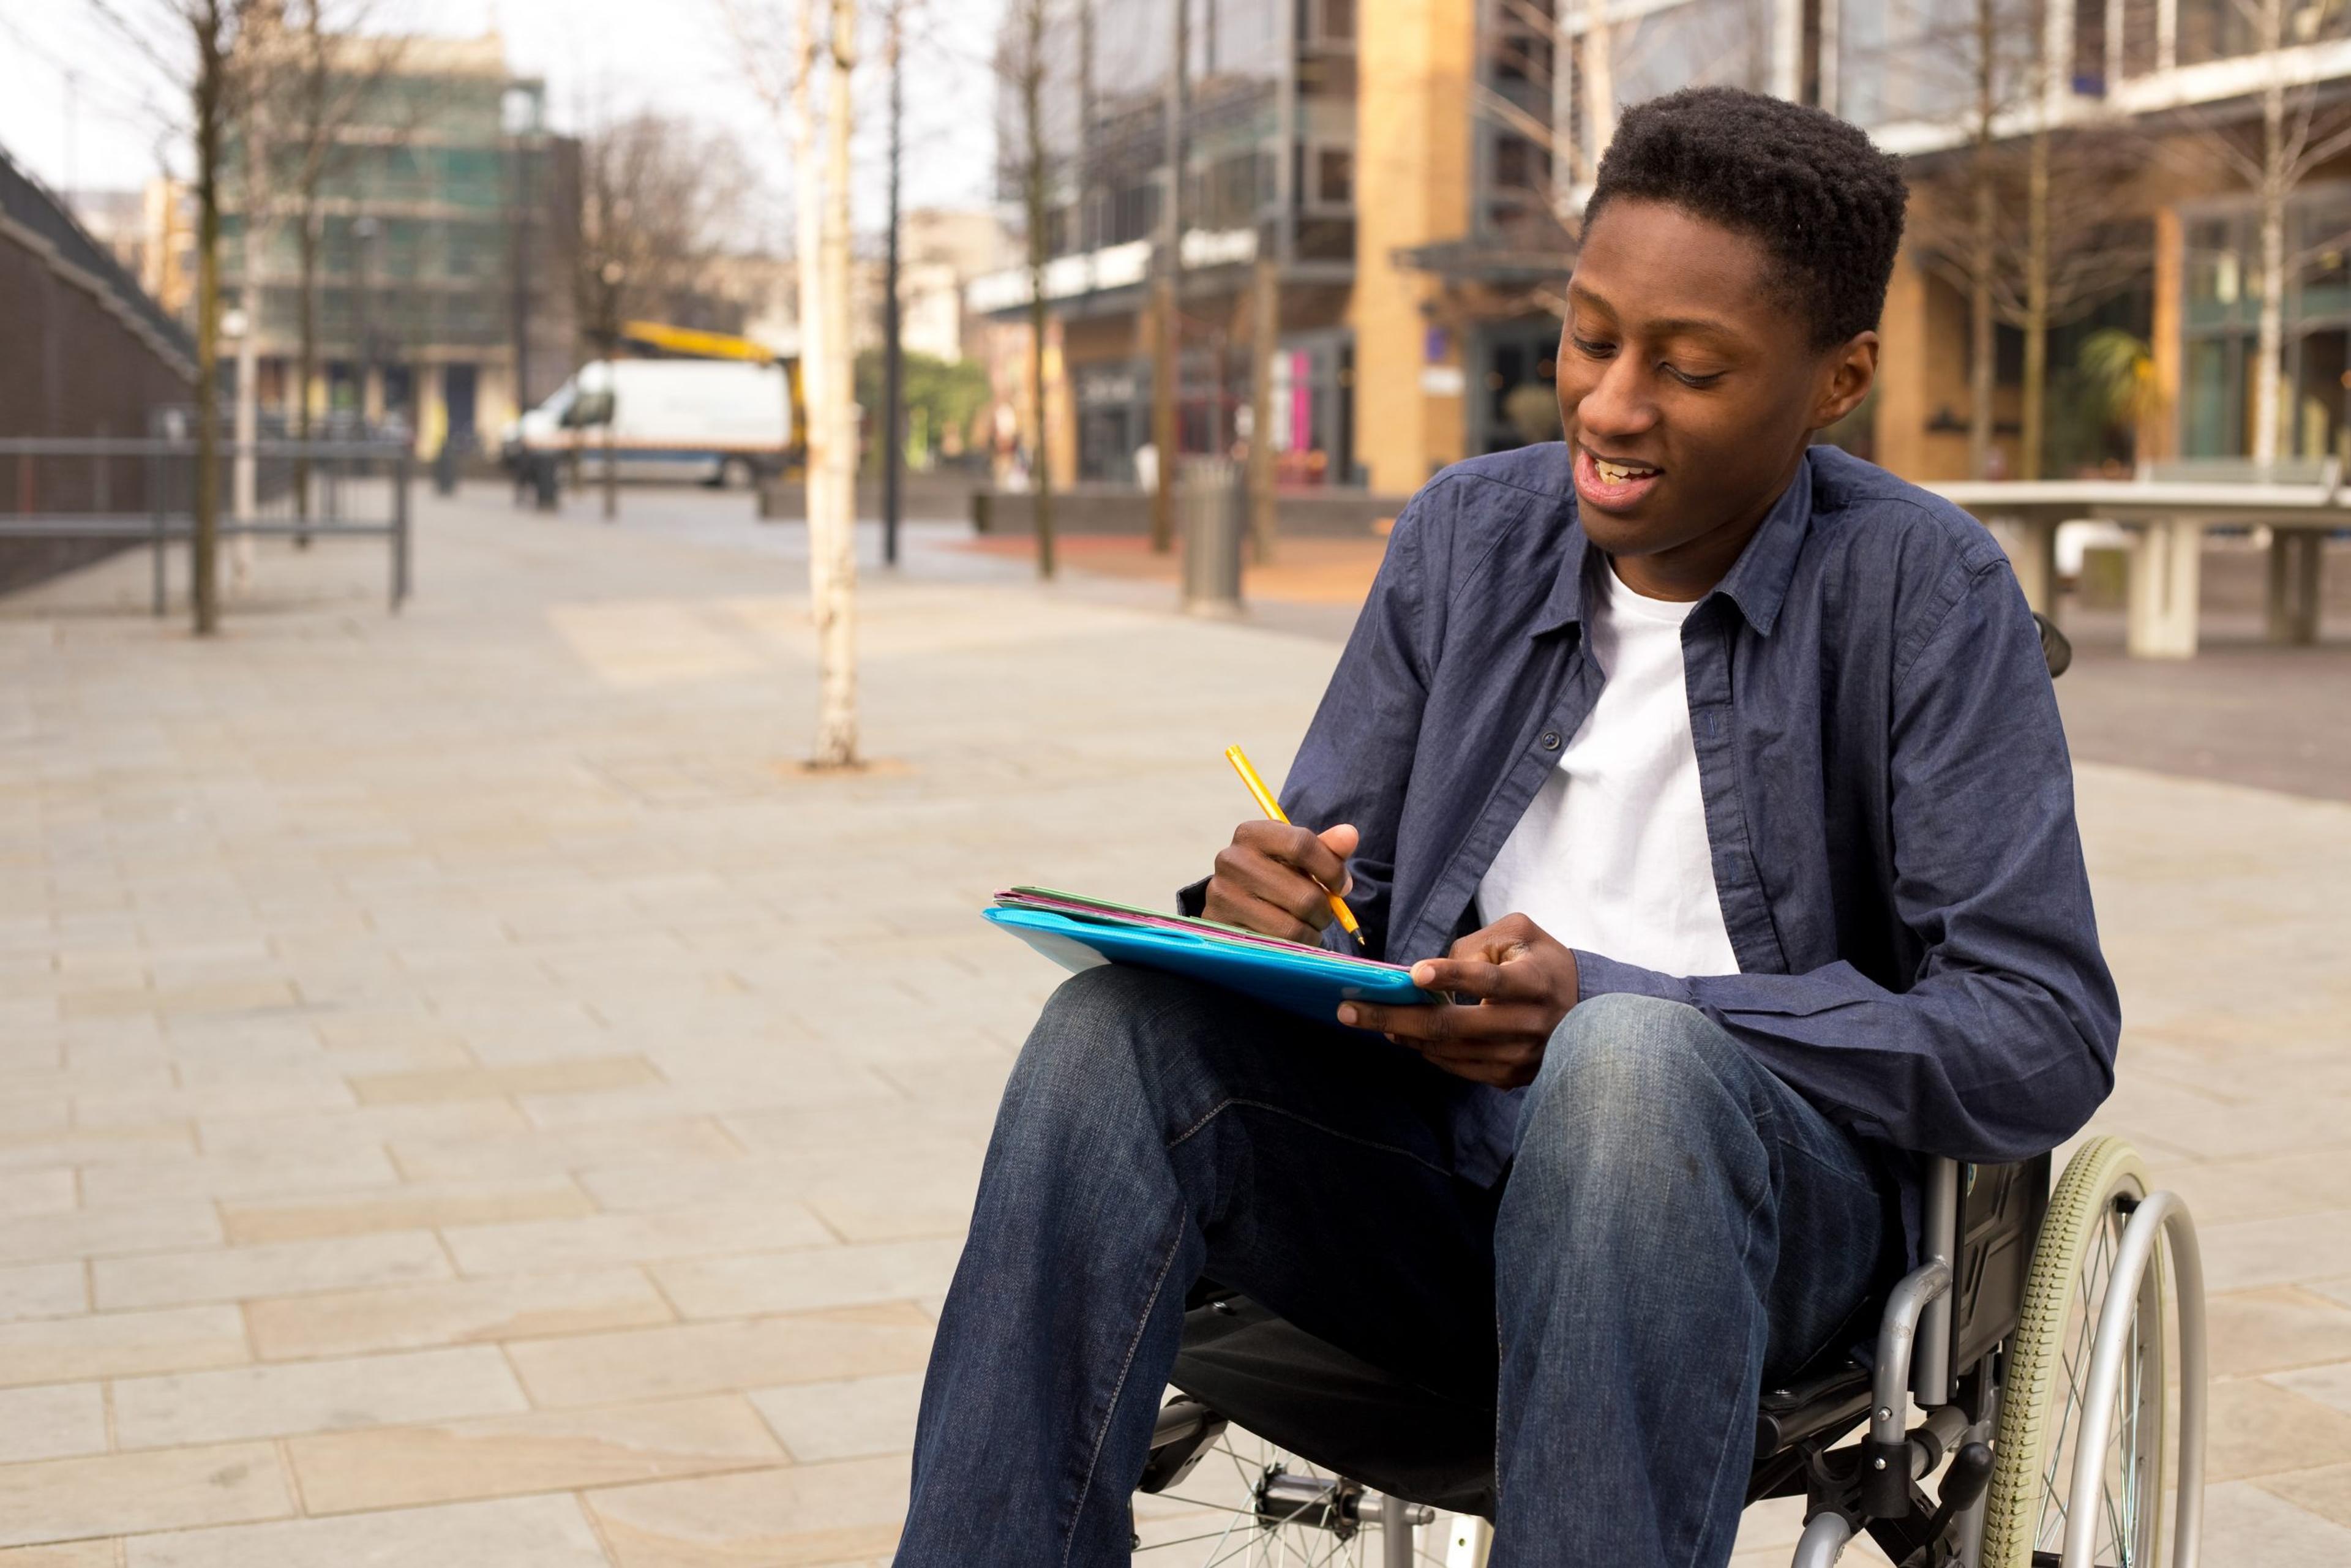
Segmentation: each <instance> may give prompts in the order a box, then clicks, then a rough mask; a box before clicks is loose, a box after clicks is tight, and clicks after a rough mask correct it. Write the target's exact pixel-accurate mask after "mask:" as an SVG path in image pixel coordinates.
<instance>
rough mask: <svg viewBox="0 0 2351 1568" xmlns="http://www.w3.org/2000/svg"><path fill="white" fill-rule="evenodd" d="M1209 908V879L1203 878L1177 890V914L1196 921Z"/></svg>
mask: <svg viewBox="0 0 2351 1568" xmlns="http://www.w3.org/2000/svg"><path fill="white" fill-rule="evenodd" d="M1207 907H1208V879H1207V877H1205V876H1204V877H1202V878H1201V879H1200V880H1199V881H1197V882H1195V883H1186V884H1185V885H1184V886H1182V887H1179V888H1177V889H1176V890H1175V913H1176V914H1178V915H1188V916H1190V917H1191V918H1193V919H1195V920H1196V919H1198V918H1199V917H1200V913H1201V911H1203V910H1205V909H1207Z"/></svg>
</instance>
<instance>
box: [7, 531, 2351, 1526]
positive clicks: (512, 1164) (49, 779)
mask: <svg viewBox="0 0 2351 1568" xmlns="http://www.w3.org/2000/svg"><path fill="white" fill-rule="evenodd" d="M624 507H626V509H627V511H628V513H629V516H628V517H626V518H624V520H623V522H622V524H621V525H620V526H617V527H615V526H607V525H604V524H601V523H600V522H598V521H596V520H594V517H593V508H592V507H591V506H582V505H580V504H578V503H574V504H573V505H572V507H570V509H569V515H566V516H562V517H543V516H539V515H536V514H532V513H528V512H519V511H514V510H511V509H509V508H508V507H507V505H506V502H505V500H504V498H503V497H501V496H500V495H498V494H496V492H493V491H491V490H487V489H483V490H479V491H474V492H469V493H468V495H467V496H466V497H465V498H464V499H462V500H460V501H457V502H454V503H452V502H437V503H436V502H434V501H432V500H431V499H430V498H429V497H425V498H423V500H422V502H421V509H422V518H423V520H422V525H421V529H422V531H421V535H420V538H419V542H418V547H417V596H416V598H415V599H414V600H413V601H411V603H410V605H409V607H408V609H407V610H406V611H405V612H402V614H401V615H399V616H398V617H396V618H395V617H392V616H388V615H387V614H386V613H385V612H384V610H383V607H382V603H381V584H382V564H383V563H382V560H381V557H380V555H378V554H377V553H376V552H375V551H374V550H373V549H372V548H371V547H362V546H356V545H340V546H337V547H334V548H328V547H326V546H321V547H320V548H318V549H312V550H310V551H308V552H307V553H300V554H298V553H296V552H294V551H292V550H291V549H286V548H277V549H264V550H263V552H262V555H261V559H260V562H259V570H258V573H257V577H256V585H255V587H254V588H253V590H252V591H251V592H250V594H249V595H248V596H247V598H246V601H242V602H235V603H232V604H231V605H230V606H229V608H228V612H227V617H226V628H227V629H226V632H225V635H224V636H222V637H221V638H220V639H219V640H218V641H216V642H214V643H205V644H199V643H195V642H194V641H193V640H192V639H191V638H190V637H189V636H188V635H187V633H186V632H185V630H184V623H183V620H182V619H181V618H180V617H178V616H176V615H175V616H174V618H173V619H172V620H171V621H169V622H154V621H152V620H150V619H149V618H148V617H147V616H146V615H145V614H144V613H143V604H144V595H145V592H146V576H145V571H146V567H145V562H144V560H143V559H141V558H139V557H136V556H132V557H129V558H124V559H117V560H115V561H112V562H110V563H107V564H104V565H101V566H99V567H97V568H94V569H92V570H88V571H86V572H83V573H80V574H78V575H77V576H75V577H72V578H69V579H67V580H61V581H58V582H56V583H52V584H50V585H48V586H47V587H44V588H41V589H38V590H35V591H30V592H27V593H24V594H20V595H17V596H15V597H13V598H9V599H5V600H0V1549H5V1550H0V1568H344V1565H346V1564H354V1563H376V1564H386V1565H390V1564H399V1565H402V1568H405V1565H408V1564H418V1565H423V1564H433V1565H453V1568H588V1565H591V1564H605V1563H610V1564H614V1565H616V1568H721V1565H725V1568H750V1565H755V1564H799V1565H810V1568H813V1565H821V1564H849V1563H873V1562H878V1561H882V1560H884V1559H886V1556H887V1553H888V1552H889V1550H890V1547H891V1544H892V1542H893V1539H894V1536H895V1530H896V1520H897V1515H898V1512H899V1511H900V1510H901V1508H902V1507H903V1504H904V1487H905V1470H906V1458H905V1456H906V1451H907V1449H908V1448H909V1445H910V1442H911V1431H912V1422H913V1414H912V1413H913V1409H914V1399H915V1394H916V1386H917V1381H918V1377H919V1373H920V1369H921V1367H922V1365H923V1363H924V1359H925V1354H926V1352H927V1350H928V1346H929V1342H930V1337H931V1330H932V1324H933V1322H934V1319H935V1313H936V1311H937V1308H938V1303H939V1297H940V1292H941V1291H943V1290H944V1288H945V1285H946V1280H947V1277H948V1274H949V1272H950V1270H951V1269H952V1266H953V1263H954V1260H955V1257H956V1251H957V1248H958V1246H959V1243H960V1238H961V1233H962V1229H963V1226H964V1223H965V1220H966V1217H967V1212H968V1208H969V1203H970V1197H971V1191H972V1186H973V1183H974V1180H975V1177H976V1174H977V1168H978V1163H979V1157H980V1151H981V1147H982V1143H983V1140H984V1138H985V1136H986V1133H987V1126H988V1124H989V1121H990V1117H991V1114H992V1112H993V1109H994V1104H995V1101H996V1096H997V1093H998V1088H999V1086H1000V1085H1001V1083H1002V1081H1003V1079H1004V1076H1005V1073H1006V1071H1007V1070H1008V1067H1009V1065H1010V1062H1011V1061H1012V1058H1013V1055H1014V1052H1015V1051H1016V1050H1017V1049H1018V1046H1019V1041H1020V1039H1021V1037H1022V1035H1023V1033H1024V1032H1025V1030H1026V1029H1027V1026H1028V1024H1029V1019H1031V1017H1032V1016H1033V1014H1034V1012H1035V1010H1036V1009H1037V1007H1038V1005H1039V1004H1040V1002H1041V1000H1042V999H1043V998H1044V997H1045V996H1046V995H1047V993H1048V992H1049V991H1050V988H1051V986H1052V984H1053V982H1054V980H1055V977H1056V976H1055V972H1054V971H1052V970H1051V969H1050V968H1049V967H1047V966H1046V965H1045V964H1044V963H1043V961H1042V960H1040V959H1038V958H1036V957H1035V956H1032V955H1031V954H1029V952H1028V951H1027V950H1025V949H1023V948H1020V947H1019V946H1015V945H1014V944H1012V943H1010V942H1008V941H1007V940H1006V939H1005V938H1004V937H1003V936H1000V935H998V934H997V933H995V932H992V931H990V930H988V929H987V927H986V926H985V925H983V924H982V923H981V922H980V921H979V919H978V918H977V913H976V912H977V909H978V908H979V907H980V906H981V905H982V904H983V903H984V902H985V901H986V899H987V895H988V894H989V893H990V892H991V891H993V890H994V889H995V888H997V887H998V886H1001V885H1004V884H1007V883H1013V882H1037V883H1049V884H1053V885H1060V886H1065V887H1073V888H1082V889H1086V890H1088V891H1092V892H1095V893H1100V894H1106V895H1108V896H1111V897H1114V898H1123V899H1130V900H1134V901H1139V902H1165V900H1166V899H1167V898H1168V897H1169V895H1170V894H1171V893H1172V890H1173V889H1174V888H1175V885H1176V884H1178V883H1181V882H1184V881H1186V880H1188V879H1189V878H1190V877H1192V876H1194V875H1196V874H1197V873H1199V872H1200V871H1201V870H1202V869H1204V867H1205V865H1206V863H1207V857H1208V855H1209V854H1210V853H1211V852H1213V851H1214V849H1215V848H1216V847H1217V845H1218V844H1220V843H1222V842H1223V841H1224V840H1225V838H1226V837H1227V835H1228V832H1229V831H1230V828H1231V825H1232V823H1233V822H1234V821H1238V819H1239V818H1241V817H1242V816H1243V815H1245V814H1246V812H1245V810H1244V808H1245V805H1246V801H1245V800H1244V798H1243V797H1242V796H1241V794H1240V792H1239V790H1238V787H1237V785H1236V784H1235V782H1234V780H1233V779H1232V777H1231V775H1230V773H1229V772H1228V770H1227V769H1226V768H1225V766H1224V764H1223V762H1222V760H1221V758H1220V757H1219V753H1220V751H1221V750H1222V748H1223V747H1225V746H1227V745H1228V744H1231V743H1233V742H1236V741H1238V742H1240V743H1242V744H1244V745H1246V746H1247V747H1249V750H1250V751H1251V753H1252V754H1253V755H1254V756H1255V757H1256V758H1258V760H1259V764H1260V765H1261V766H1263V767H1264V768H1266V770H1267V771H1268V772H1269V773H1271V774H1278V773H1279V772H1280V769H1281V768H1282V767H1283V765H1284V764H1285V763H1286V761H1287V759H1288V754H1289V749H1290V746H1291V744H1292V743H1293V742H1294V740H1295V738H1296V737H1297V736H1298V734H1299V733H1300V731H1301V728H1302V727H1303V726H1304V724H1305V722H1306V719H1307V717H1308V716H1309V714H1310V713H1311V708H1312V705H1313V703H1314V700H1315V698H1316V696H1317V695H1318V694H1319V691H1320V689H1321V685H1322V681H1323V679H1324V677H1325V675H1326V674H1327V673H1328V671H1329V669H1330V666H1331V664H1332V659H1333V657H1334V655H1335V651H1336V650H1335V646H1334V644H1333V643H1332V641H1331V639H1330V637H1329V636H1328V635H1327V634H1312V635H1310V634H1305V632H1303V631H1301V630H1290V631H1284V630H1276V629H1269V626H1268V625H1267V624H1262V623H1251V622H1238V623H1216V622H1196V621H1187V620H1183V619H1180V618H1177V617H1175V616H1174V615H1172V614H1170V613H1166V612H1165V594H1164V592H1163V591H1162V588H1163V585H1160V584H1157V583H1155V582H1152V581H1148V580H1138V579H1135V578H1134V577H1132V576H1122V575H1120V574H1116V573H1109V572H1104V573H1101V574H1096V575H1091V576H1090V575H1087V574H1085V573H1083V572H1082V571H1079V572H1075V573H1073V574H1072V575H1071V577H1070V579H1069V580H1067V581H1065V582H1064V583H1062V584H1061V585H1058V586H1056V587H1053V588H1050V589H1043V588H1040V587H1038V586H1036V585H1034V584H1033V583H1031V582H1030V581H1029V580H1028V579H1027V577H1026V574H1025V570H1024V569H1023V567H1022V565H1021V563H1020V562H1019V560H1018V559H1009V558H1006V557H1002V556H998V555H992V554H989V553H987V552H985V551H973V550H968V549H958V548H956V539H955V537H954V536H955V534H956V530H955V529H953V528H946V527H944V526H942V527H934V528H916V529H914V530H912V531H911V533H910V537H909V540H908V553H907V564H906V566H905V567H904V569H903V570H902V571H901V572H900V573H898V574H895V575H893V576H887V577H885V576H883V575H881V574H871V575H869V576H868V578H867V580H866V582H865V585H864V591H863V594H862V618H863V619H862V647H863V662H862V682H863V685H862V692H863V708H864V716H865V725H864V733H865V746H866V749H867V751H868V753H869V754H870V755H871V756H872V758H874V759H875V761H876V766H875V767H874V768H872V769H871V770H870V771H867V772H865V773H862V774H860V775H858V776H854V777H847V778H842V777H829V778H818V777H810V776H807V775H805V774H803V773H801V772H800V771H799V769H798V768H797V767H796V762H797V759H798V758H799V756H801V755H802V754H803V753H804V751H805V749H806V747H807V744H808V740H809V737H810V732H811V728H812V722H811V721H812V712H813V706H814V693H813V673H814V672H813V664H812V660H811V657H810V652H811V643H812V639H811V633H810V627H809V623H808V618H807V614H806V607H805V601H804V597H803V594H802V586H803V580H802V577H801V575H800V571H801V569H800V567H799V554H798V552H799V548H800V546H799V538H800V530H799V528H798V527H797V526H770V527H767V528H762V527H761V526H760V525H758V524H755V523H752V522H751V521H749V520H748V518H747V515H746V514H747V510H748V507H747V503H745V502H744V501H743V500H742V499H741V498H740V497H731V498H729V497H679V498H676V499H675V500H674V501H667V500H662V499H659V498H655V497H644V496H641V495H638V494H635V493H632V494H631V495H630V496H629V497H626V498H625V500H624ZM869 543H870V541H869ZM1301 613H1302V612H1301ZM1263 620H1264V621H1265V622H1271V623H1273V624H1274V625H1276V626H1280V625H1284V624H1290V625H1293V626H1294V627H1299V628H1303V627H1309V626H1310V624H1311V625H1319V624H1320V622H1313V621H1312V617H1311V616H1306V617H1304V618H1303V619H1301V618H1299V617H1296V616H1293V617H1291V619H1290V621H1287V622H1285V620H1284V617H1283V613H1282V612H1281V607H1280V606H1274V607H1272V608H1271V609H1270V611H1269V612H1268V613H1267V614H1266V615H1265V616H1264V617H1263ZM2313 656H2314V657H2325V656H2328V655H2313ZM2302 722H2304V723H2305V724H2308V725H2312V726H2320V725H2335V726H2340V725H2341V724H2342V723H2343V722H2344V721H2343V716H2342V713H2341V712H2340V711H2339V710H2337V711H2335V712H2334V713H2332V714H2324V713H2318V712H2311V713H2306V714H2304V716H2303V717H2302ZM2330 744H2332V742H2330ZM2077 782H2078V789H2079V793H2080V799H2081V809H2082V818H2083V827H2084V831H2085V837H2086V841H2087V847H2088V852H2089V856H2090V861H2091V867H2092V873H2093V877H2094V880H2095V889H2096V893H2097V898H2098V910H2099V915H2100V917H2101V923H2102V926H2103V930H2104V934H2105V941H2106V946H2107V951H2108V953H2109V955H2110V956H2111V957H2112V960H2113V962H2114V965H2115V967H2116V972H2117V975H2118V977H2119V979H2120V982H2121V985H2122V989H2123V997H2124V1002H2125V1009H2126V1020H2127V1022H2126V1038H2125V1041H2124V1049H2123V1055H2122V1067H2121V1081H2120V1084H2119V1087H2118V1088H2117V1090H2116V1094H2115V1097H2114V1099H2113V1100H2112V1102H2111V1103H2109V1105H2108V1106H2107V1107H2106V1109H2105V1111H2104V1112H2103V1113H2101V1115H2100V1117H2099V1119H2098V1123H2097V1125H2098V1126H2099V1127H2101V1128H2103V1129H2107V1130H2114V1131H2119V1132H2124V1133H2126V1134H2129V1135H2130V1136H2131V1137H2133V1138H2134V1139H2135V1140H2137V1142H2138V1143H2139V1145H2140V1146H2141V1147H2142V1149H2144V1150H2145V1151H2146V1153H2147V1155H2148V1156H2149V1158H2150V1160H2151V1161H2152V1162H2153V1164H2154V1166H2155V1168H2156V1174H2157V1176H2158V1179H2159V1180H2160V1181H2162V1182H2165V1183H2168V1184H2170V1185H2173V1186H2177V1187H2178V1188H2179V1189H2180V1190H2181V1191H2182V1192H2184V1193H2185V1194H2186V1195H2187V1197H2189V1200H2190V1202H2191V1203H2192V1204H2193V1206H2194V1207H2195V1211H2196V1214H2197V1217H2198V1218H2199V1222H2200V1224H2201V1227H2202V1230H2203V1234H2204V1237H2205V1245H2206V1249H2207V1262H2208V1268H2209V1270H2210V1284H2211V1289H2212V1291H2213V1297H2212V1312H2213V1316H2212V1334H2213V1351H2214V1356H2215V1364H2216V1371H2217V1374H2218V1381H2217V1382H2216V1384H2215V1386H2214V1389H2213V1396H2214V1407H2215V1426H2214V1428H2213V1431H2212V1435H2211V1444H2210V1461H2211V1474H2212V1487H2211V1490H2210V1500H2209V1520H2210V1522H2209V1526H2208V1530H2207V1543H2206V1561H2208V1562H2210V1563H2217V1564H2224V1565H2226V1568H2341V1565H2342V1564H2344V1563H2351V963H2347V962H2346V951H2351V913H2346V904H2345V890H2346V889H2351V802H2346V801H2344V800H2328V799H2319V798H2315V796H2314V795H2311V794H2287V793H2277V792H2269V791H2265V790H2262V789H2253V788H2248V787H2245V786H2244V785H2242V784H2240V783H2231V782H2228V781H2225V780H2223V779H2211V778H2189V777H2182V776H2178V775H2171V774H2163V773H2158V772H2154V771H2149V770H2146V769H2143V768H2130V767H2123V766H2116V765H2114V764H2112V763H2109V762H2085V763H2084V764H2083V765H2082V766H2081V768H2080V769H2079V775H2078V780H2077ZM975 1416H976V1417H982V1418H984V1413H975ZM1003 1506H1004V1507H1006V1508H1008V1509H1010V1508H1019V1507H1022V1506H1026V1504H1025V1502H1024V1500H1022V1499H1019V1498H1017V1497H1013V1498H1007V1499H1005V1500H1003ZM1795 1527H1796V1521H1795V1520H1794V1519H1793V1516H1792V1514H1791V1513H1790V1511H1788V1510H1787V1509H1786V1508H1785V1507H1774V1508H1771V1509H1766V1510H1759V1511H1756V1512H1755V1513H1753V1514H1752V1515H1750V1528H1749V1531H1748V1534H1747V1536H1746V1538H1745V1548H1746V1549H1745V1550H1743V1551H1742V1553H1741V1556H1740V1563H1741V1564H1742V1565H1748V1564H1753V1565H1756V1568H1760V1565H1761V1564H1762V1563H1769V1562H1775V1561H1776V1562H1784V1561H1785V1558H1786V1553H1787V1549H1788V1545H1787V1543H1788V1542H1792V1539H1793V1535H1794V1532H1795ZM1849 1560H1853V1561H1858V1560H1860V1559H1859V1558H1858V1557H1856V1558H1855V1559H1849Z"/></svg>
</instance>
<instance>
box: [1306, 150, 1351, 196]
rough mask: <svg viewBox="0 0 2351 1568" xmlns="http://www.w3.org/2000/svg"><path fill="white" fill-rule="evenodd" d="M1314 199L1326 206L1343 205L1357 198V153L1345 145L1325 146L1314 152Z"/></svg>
mask: <svg viewBox="0 0 2351 1568" xmlns="http://www.w3.org/2000/svg"><path fill="white" fill-rule="evenodd" d="M1314 199H1315V200H1316V201H1317V202H1319V203H1321V204H1322V205H1324V206H1331V207H1343V206H1346V205H1348V204H1350V203H1352V202H1353V201H1354V199H1355V154H1354V153H1353V152H1352V151H1351V150H1349V149H1347V148H1344V147H1324V148H1321V149H1319V150H1318V151H1317V152H1315V154H1314Z"/></svg>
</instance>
